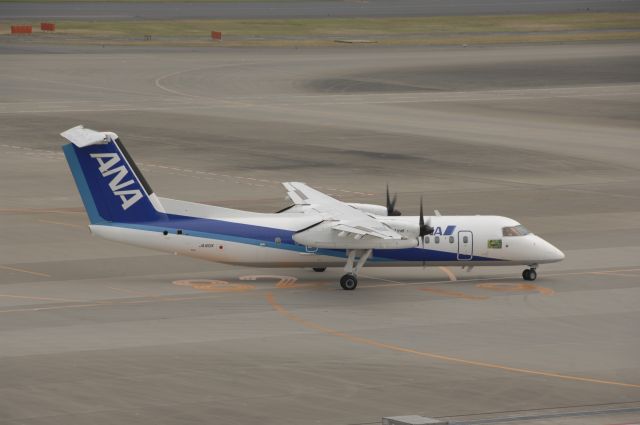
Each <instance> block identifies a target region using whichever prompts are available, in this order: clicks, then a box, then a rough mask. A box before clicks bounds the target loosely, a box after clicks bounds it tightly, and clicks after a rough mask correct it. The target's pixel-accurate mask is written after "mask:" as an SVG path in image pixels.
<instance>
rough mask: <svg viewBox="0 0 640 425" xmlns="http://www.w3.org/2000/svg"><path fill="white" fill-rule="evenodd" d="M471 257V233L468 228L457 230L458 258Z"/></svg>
mask: <svg viewBox="0 0 640 425" xmlns="http://www.w3.org/2000/svg"><path fill="white" fill-rule="evenodd" d="M472 258H473V233H471V232H470V231H468V230H461V231H459V232H458V260H463V261H468V260H471V259H472Z"/></svg>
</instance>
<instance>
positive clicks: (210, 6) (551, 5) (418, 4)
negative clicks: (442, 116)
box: [0, 0, 640, 21]
mask: <svg viewBox="0 0 640 425" xmlns="http://www.w3.org/2000/svg"><path fill="white" fill-rule="evenodd" d="M586 11H592V12H638V11H640V1H639V0H606V1H603V0H455V1H441V0H393V1H390V0H366V1H335V0H333V1H332V0H324V1H322V0H321V1H313V0H311V1H306V0H302V1H280V2H278V1H258V2H245V1H241V2H212V3H206V2H171V1H168V2H158V3H152V2H139V3H135V2H132V3H129V2H87V3H82V2H45V3H37V2H34V3H32V2H26V3H24V2H0V20H5V21H6V20H16V19H21V20H29V19H49V20H51V19H54V20H55V19H58V20H89V19H100V20H127V19H132V20H146V19H290V18H327V17H331V18H353V17H363V18H375V17H392V16H397V17H401V16H455V15H458V16H460V15H461V16H467V15H505V14H508V15H517V14H528V13H575V12H586Z"/></svg>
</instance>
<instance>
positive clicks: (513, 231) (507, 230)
mask: <svg viewBox="0 0 640 425" xmlns="http://www.w3.org/2000/svg"><path fill="white" fill-rule="evenodd" d="M528 234H529V231H528V230H527V228H526V227H524V226H523V225H522V224H520V225H518V226H513V227H503V228H502V236H525V235H528Z"/></svg>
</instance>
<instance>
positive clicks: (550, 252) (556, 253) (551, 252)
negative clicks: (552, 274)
mask: <svg viewBox="0 0 640 425" xmlns="http://www.w3.org/2000/svg"><path fill="white" fill-rule="evenodd" d="M541 242H542V244H541V245H542V248H543V250H544V257H545V260H546V261H548V262H550V263H555V262H558V261H562V260H564V257H565V255H564V252H562V251H560V250H559V249H558V248H556V247H555V246H553V245H551V244H550V243H549V242H547V241H545V240H544V239H542V240H541Z"/></svg>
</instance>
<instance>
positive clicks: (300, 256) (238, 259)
mask: <svg viewBox="0 0 640 425" xmlns="http://www.w3.org/2000/svg"><path fill="white" fill-rule="evenodd" d="M161 202H162V204H163V206H164V207H165V209H166V210H167V212H168V213H175V214H181V215H182V216H185V215H186V216H188V217H189V220H185V226H184V228H176V227H175V224H171V227H166V228H164V227H163V226H162V224H161V223H157V222H154V223H149V224H136V225H131V224H122V225H120V224H118V223H105V224H93V225H91V226H90V227H91V231H92V233H93V234H95V235H98V236H101V237H103V238H106V239H110V240H113V241H118V242H123V243H127V244H131V245H136V246H141V247H145V248H150V249H155V250H159V251H165V252H173V253H176V254H180V255H185V256H189V257H194V258H200V259H204V260H208V261H214V262H219V263H227V264H238V265H246V266H258V267H342V266H344V264H345V258H346V256H347V252H346V250H345V249H344V248H343V249H337V248H331V245H326V244H325V245H321V246H320V247H318V246H309V245H304V244H301V243H298V242H296V240H299V239H300V238H296V235H297V234H301V233H302V232H303V231H305V229H306V228H309V227H310V228H313V227H314V226H315V225H319V224H318V223H320V222H321V221H322V217H314V216H313V215H309V214H303V212H302V211H300V210H299V209H296V208H294V209H292V210H291V211H286V212H283V213H279V214H260V213H252V212H240V211H238V210H229V209H225V208H219V207H210V206H208V205H201V204H193V203H189V202H184V201H175V200H171V199H166V198H161ZM214 217H215V218H214ZM375 218H376V219H377V220H379V221H381V222H382V223H384V224H385V225H387V226H389V227H390V228H392V229H394V230H396V231H406V233H407V238H406V240H405V242H404V243H405V245H403V246H404V247H401V249H374V251H373V253H372V256H371V258H370V259H369V260H368V262H367V267H373V266H377V267H381V266H387V267H389V266H417V265H420V266H422V265H423V264H424V265H426V266H453V265H458V266H480V265H516V264H524V265H536V264H542V263H550V262H556V261H560V260H562V259H563V258H564V254H563V253H562V252H561V251H560V250H558V249H557V248H556V247H554V246H553V245H551V244H550V243H548V242H547V241H545V240H544V239H542V238H540V237H539V236H536V235H534V234H531V233H528V234H525V235H518V236H509V235H504V234H503V233H504V230H503V229H505V228H512V227H515V226H518V225H519V223H517V222H516V221H514V220H512V219H509V218H506V217H499V216H431V217H429V218H428V220H429V223H430V225H431V227H433V229H434V234H432V235H428V236H425V237H424V238H419V237H416V236H415V232H414V230H415V228H416V227H417V226H416V223H417V222H418V217H410V216H400V217H386V216H375ZM320 225H321V224H320ZM325 233H326V232H325ZM336 237H338V238H339V237H340V236H336ZM335 246H340V241H339V240H338V241H337V243H336V245H335Z"/></svg>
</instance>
